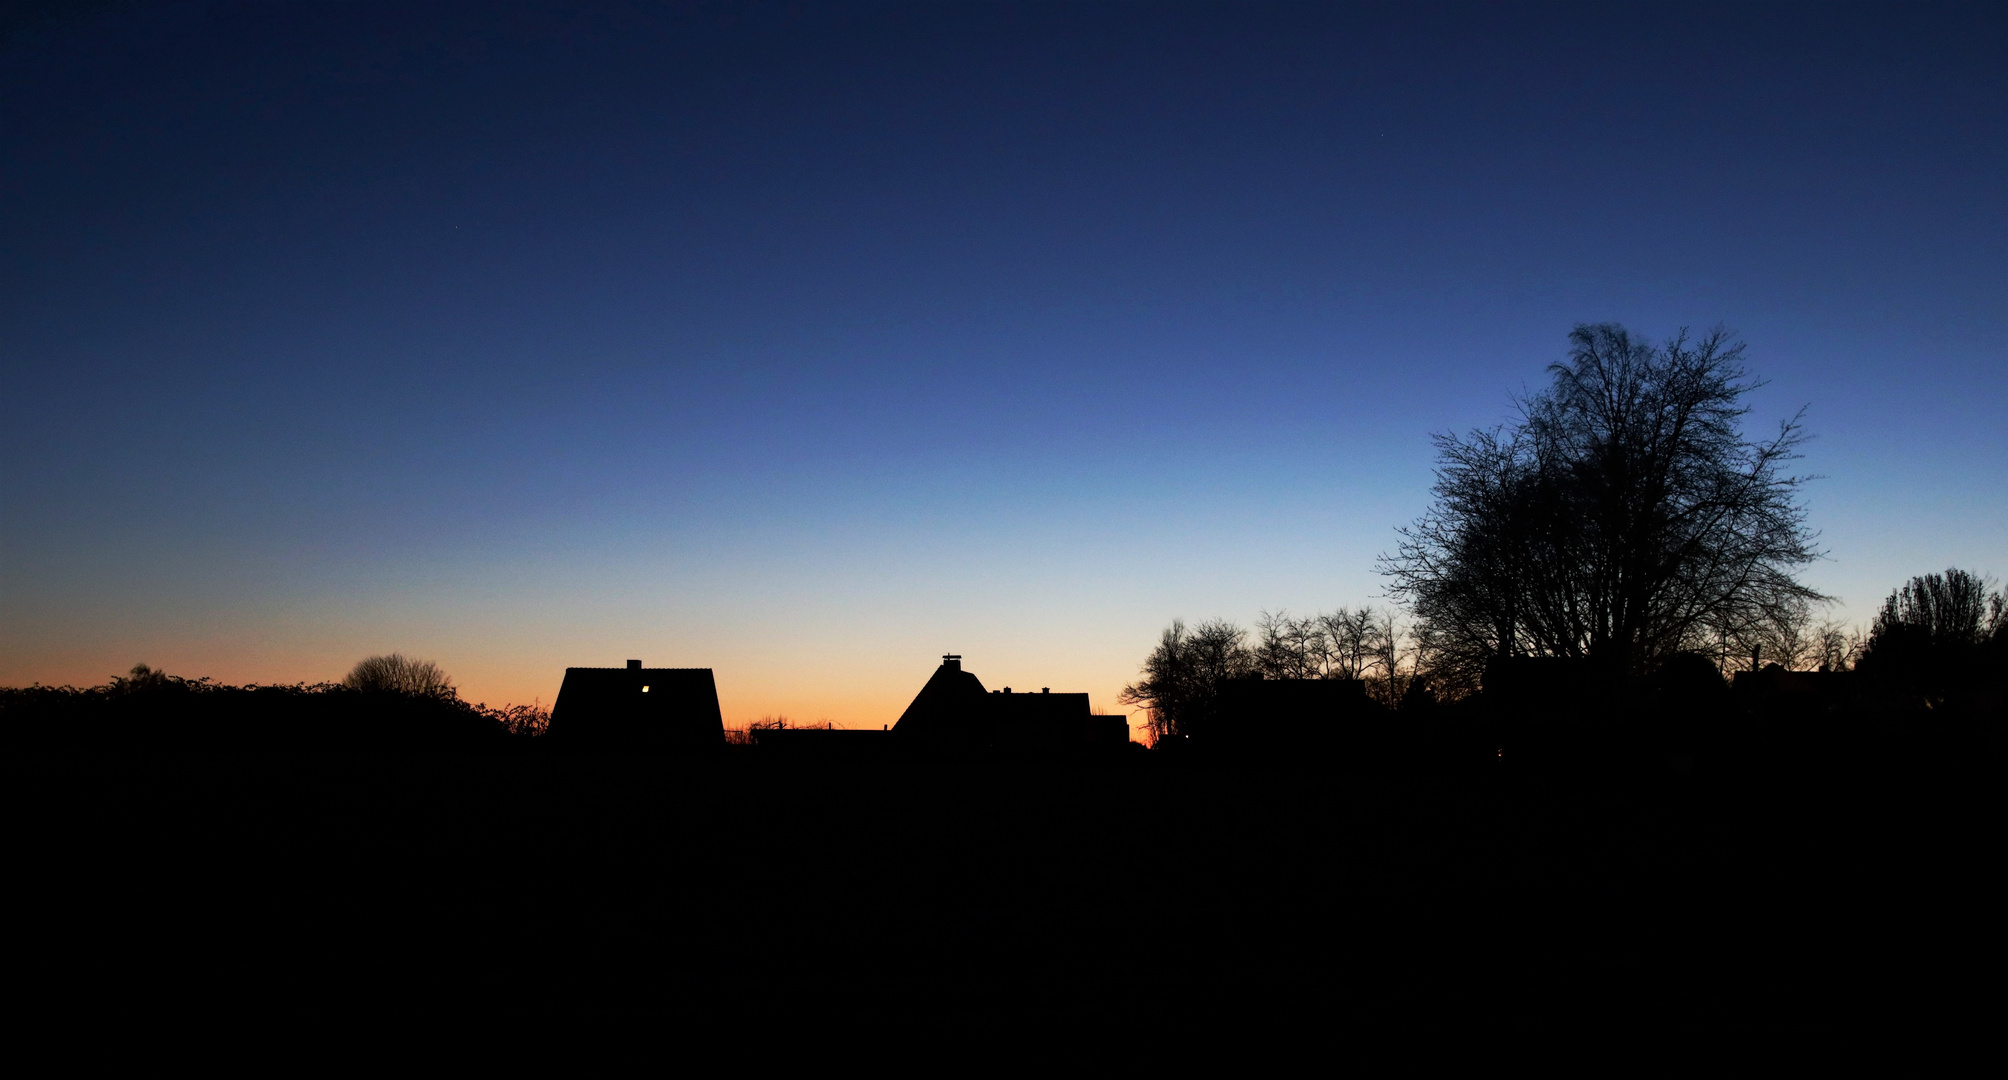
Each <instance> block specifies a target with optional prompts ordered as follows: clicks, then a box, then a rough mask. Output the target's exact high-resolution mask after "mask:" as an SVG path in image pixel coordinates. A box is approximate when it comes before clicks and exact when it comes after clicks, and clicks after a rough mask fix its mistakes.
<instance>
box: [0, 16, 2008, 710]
mask: <svg viewBox="0 0 2008 1080" xmlns="http://www.w3.org/2000/svg"><path fill="white" fill-rule="evenodd" d="M2005 29H2008V7H2003V6H2001V5H1999V4H1972V5H1960V6H1922V7H1920V6H1903V7H1853V6H1838V5H1820V6H1812V7H1795V6H1789V5H1783V4H1763V5H1736V6H1729V7H1708V6H1705V5H1698V4H1679V5H1668V6H1654V5H1648V4H1613V5H1593V4H1569V5H1545V6H1532V7H1509V6H1499V5H1483V6H1426V5H1420V4H1403V5H1399V6H1391V7H1390V6H1363V7H1344V6H1335V5H1315V6H1248V5H1233V6H1185V5H1160V4H1141V3H1130V4H1117V5H1110V6H1092V5H1080V4H1068V5H1050V6H1049V5H997V6H989V5H975V4H946V3H942V4H928V5H918V6H915V5H875V4H847V5H842V6H822V5H801V4H788V5H753V6H744V5H707V6H695V7H690V6H684V7H673V6H655V5H639V6H621V5H576V4H565V5H533V6H521V7H518V6H508V5H502V4H479V5H470V6H454V5H447V4H420V5H412V4H398V5H369V4H321V5H308V4H248V5H247V4H223V3H214V4H212V3H187V4H167V5H158V6H155V5H144V4H132V5H111V6H107V7H103V8H101V9H97V11H96V13H95V14H90V15H88V16H85V17H76V18H69V19H66V20H43V21H42V22H40V23H38V24H36V25H33V26H30V27H27V28H25V29H16V30H15V31H14V32H12V33H11V34H10V36H9V38H8V39H7V41H6V43H5V44H4V45H0V467H4V474H0V684H8V685H19V684H25V683H28V682H31V681H38V680H39V681H41V682H45V683H64V682H70V683H77V684H89V683H96V682H102V681H103V680H104V679H105V678H106V677H107V676H109V675H112V674H114V673H117V672H121V671H123V670H124V669H126V668H127V667H129V666H131V665H132V664H133V663H135V662H138V661H145V662H148V663H151V664H154V665H156V666H160V667H164V668H166V669H167V670H168V671H170V672H173V673H176V674H182V675H190V676H195V675H211V676H215V677H217V678H219V679H222V680H224V681H228V682H243V681H260V682H291V681H295V680H321V679H334V678H339V677H340V676H341V675H342V674H343V673H344V672H345V671H346V670H347V669H348V667H349V666H350V665H351V664H353V663H354V662H355V661H356V660H357V659H359V658H361V657H362V656H364V655H367V654H369V653H372V652H382V651H389V650H393V649H395V650H401V651H404V652H406V653H408V654H415V655H418V656H422V657H426V658H431V659H434V660H437V661H438V662H439V663H440V664H441V665H442V666H443V667H444V668H446V669H447V671H449V672H450V673H451V674H452V675H453V676H455V678H456V679H457V681H458V682H459V684H460V685H461V687H462V688H463V690H464V692H465V693H466V694H467V696H468V697H470V698H474V699H480V700H486V701H489V702H490V703H498V704H499V703H501V702H503V701H524V702H527V701H530V700H532V699H541V700H542V701H543V702H545V703H546V704H548V703H549V702H550V701H551V699H552V697H553V696H554V695H555V693H556V691H557V686H558V682H559V679H560V677H561V675H562V672H563V669H564V667H565V666H567V665H574V664H577V665H593V664H618V663H620V662H621V661H623V660H624V659H626V658H628V657H640V658H642V659H644V660H645V661H646V662H648V663H649V664H650V665H651V666H653V665H662V666H708V667H712V668H715V669H716V671H717V677H718V684H719V688H720V692H721V697H722V702H723V705H724V708H725V715H726V718H727V722H728V723H732V724H735V725H737V724H743V723H744V722H745V721H747V720H750V719H755V718H757V717H759V716H761V715H764V714H775V713H781V714H786V715H788V716H790V717H792V718H795V719H798V720H816V719H830V720H835V721H838V722H842V723H848V724H853V725H859V726H863V725H871V726H876V725H877V724H880V723H884V722H888V721H890V720H893V719H895V718H896V717H897V715H898V713H899V710H900V709H901V708H903V707H904V705H905V704H906V702H907V701H908V700H909V699H910V698H911V696H912V695H913V693H914V692H915V691H916V690H918V688H919V687H920V685H921V683H922V682H923V681H925V679H926V678H927V676H928V674H929V673H930V672H931V671H932V669H933V666H934V664H935V663H936V662H937V657H938V655H939V654H940V653H942V652H945V651H949V650H954V651H957V652H960V653H962V654H964V655H965V656H966V657H967V660H966V664H967V666H968V667H969V668H970V669H971V670H973V671H975V672H977V673H978V674H979V675H980V676H981V677H982V678H983V679H984V680H985V681H986V683H988V684H989V685H990V686H992V687H993V688H995V687H999V686H1005V685H1009V686H1013V687H1014V688H1026V689H1036V688H1037V687H1040V686H1050V687H1052V688H1053V689H1054V690H1056V691H1057V690H1067V691H1080V690H1086V691H1088V692H1090V693H1091V694H1092V695H1093V697H1094V701H1095V704H1096V705H1097V706H1099V707H1101V708H1104V709H1112V708H1113V707H1114V701H1113V699H1114V696H1115V692H1116V691H1117V689H1118V688H1120V687H1121V686H1122V685H1123V683H1125V682H1126V681H1128V680H1130V679H1132V678H1134V677H1135V674H1136V668H1137V665H1138V663H1139V662H1140V660H1141V659H1142V657H1143V656H1144V654H1145V653H1146V652H1147V651H1148V650H1149V648H1150V647H1151V645H1152V643H1153V642H1154V640H1155V638H1156V636H1157V634H1158V633H1159V632H1160V630H1161V629H1162V628H1163V627H1164V626H1165V624H1166V623H1168V622H1169V621H1170V620H1171V619H1172V618H1173V617H1176V616H1183V617H1185V618H1188V619H1197V618H1204V617H1208V616H1226V617H1229V618H1234V619H1237V620H1240V621H1243V622H1246V621H1248V620H1251V619H1252V618H1253V617H1254V616H1255V614H1256V612H1257V611H1258V610H1259V609H1262V608H1269V609H1271V610H1274V609H1277V608H1286V609H1289V610H1292V611H1296V612H1309V611H1312V610H1315V609H1329V608H1331V607H1334V606H1337V605H1348V606H1352V605H1358V604H1361V603H1366V602H1374V601H1376V599H1377V598H1378V597H1379V596H1380V593H1381V591H1382V587H1383V586H1382V582H1381V579H1379V578H1378V577H1377V576H1376V575H1375V573H1374V558H1375V556H1376V554H1378V553H1380V552H1382V551H1386V550H1388V549H1389V548H1390V547H1391V545H1392V543H1393V540H1394V532H1393V530H1394V529H1395V527H1396V526H1398V525H1401V524H1403V523H1405V522H1407V521H1409V520H1411V519H1413V518H1414V517H1415V516H1416V515H1418V514H1419V513H1421V512H1422V510H1423V509H1424V508H1425V506H1426V505H1427V503H1428V487H1429V484H1430V482H1431V476H1430V467H1431V461H1432V454H1431V447H1430V443H1429V435H1430V433H1431V432H1434V431H1446V430H1459V431H1461V430H1466V429H1469V428H1471V427H1474V426H1480V425H1490V424H1494V423H1498V422H1500V421H1503V420H1506V419H1508V418H1509V417H1510V415H1511V409H1512V405H1511V396H1512V394H1513V393H1515V392H1516V391H1521V390H1525V389H1533V388H1538V387H1539V386H1541V385H1542V384H1543V383H1544V381H1545V374H1544V370H1545V367H1546V365H1548V364H1549V363H1552V362H1554V361H1556V360H1558V359H1560V358H1561V357H1562V355H1563V351H1564V348H1565V345H1566V342H1565V337H1566V335H1567V333H1568V330H1569V328H1570V327H1571V326H1572V325H1573V324H1575V323H1577V322H1587V321H1604V320H1614V321H1619V322H1622V323H1625V324H1626V325H1628V326H1630V327H1632V328H1633V329H1635V330H1638V331H1640V332H1643V333H1646V334H1648V335H1650V336H1652V337H1655V338H1657V337H1663V336H1665V335H1667V334H1669V333H1671V332H1673V331H1675V330H1677V329H1678V328H1680V327H1682V326H1694V327H1697V328H1705V327H1708V326H1711V325H1714V324H1717V323H1725V324H1727V325H1729V326H1730V327H1732V328H1734V329H1736V330H1737V331H1739V332H1740V333H1741V335H1742V336H1743V339H1744V340H1745V341H1747V342H1748V345H1749V357H1750V360H1751V366H1752V368H1753V370H1754V372H1755V373H1756V374H1758V375H1759V376H1761V377H1763V378H1765V379H1768V380H1769V383H1768V385H1766V386H1765V387H1764V388H1763V389H1762V390H1760V391H1758V392H1757V393H1756V394H1754V395H1753V397H1752V404H1753V405H1754V406H1755V409H1756V412H1755V413H1754V414H1753V415H1752V416H1751V418H1750V423H1751V430H1752V432H1753V433H1756V432H1760V431H1764V430H1768V429H1770V428H1771V427H1772V426H1773V425H1775V423H1776V421H1777V420H1778V419H1780V418H1782V417H1784V416H1786V415H1789V414H1790V413H1791V412H1793V411H1794V410H1796V409H1797V408H1799V407H1800V406H1801V405H1805V406H1808V407H1809V409H1808V413H1807V423H1808V427H1809V428H1810V429H1811V430H1812V431H1813V432H1814V433H1815V435H1816V436H1817V440H1816V441H1815V442H1813V443H1812V444H1811V445H1810V446H1809V447H1808V452H1807V455H1806V458H1805V460H1804V461H1803V462H1801V465H1803V467H1804V470H1805V471H1807V472H1812V473H1818V474H1822V475H1823V476H1825V477H1826V479H1823V480H1821V481H1820V482H1818V483H1816V484H1814V485H1812V486H1811V487H1810V488H1809V489H1808V491H1807V496H1806V504H1807V506H1808V508H1809V510H1810V520H1811V524H1812V525H1813V526H1814V527H1815V528H1817V529H1819V530H1821V532H1822V533H1823V545H1824V547H1826V548H1827V549H1828V550H1829V552H1830V553H1831V554H1830V558H1829V559H1828V560H1827V561H1825V562H1822V563H1820V564H1818V565H1816V566H1814V567H1813V568H1811V569H1810V571H1809V572H1808V573H1807V575H1806V576H1807V579H1808V580H1809V581H1810V582H1811V583H1812V584H1814V585H1815V586H1817V587H1820V588H1822V589H1824V590H1826V591H1828V592H1831V593H1834V594H1836V595H1838V596H1839V597H1840V600H1841V603H1840V604H1839V605H1838V606H1837V607H1836V609H1835V611H1834V614H1836V615H1837V616H1839V617H1842V618H1846V619H1850V620H1856V621H1859V620H1862V619H1865V618H1866V617H1867V615H1868V613H1869V612H1870V611H1871V609H1872V608H1873V606H1874V605H1875V604H1876V603H1877V602H1878V601H1879V600H1880V598H1881V597H1882V596H1883V595H1885V594H1886V593H1887V592H1888V591H1889V590H1890V589H1891V588H1893V587H1895V585H1897V584H1898V583H1900V582H1901V581H1902V580H1903V579H1904V578H1906V577H1908V576H1910V575H1912V574H1917V573H1922V572H1925V571H1930V570H1936V569H1943V568H1944V567H1946V566H1948V565H1957V566H1961V567H1964V568H1967V569H1970V570H1974V571H1978V572H1985V573H1991V574H1994V575H1997V576H1999V575H2002V574H2004V573H2008V539H2004V538H2008V495H2004V493H2008V421H2004V413H2005V412H2008V220H2004V219H2008V214H2005V213H2004V209H2008V167H2005V166H2008V76H2004V72H2008V64H2004V63H2003V62H2002V60H2001V57H2003V56H2004V55H2008V32H2004V30H2005Z"/></svg>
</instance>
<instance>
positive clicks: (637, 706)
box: [545, 660, 725, 754]
mask: <svg viewBox="0 0 2008 1080" xmlns="http://www.w3.org/2000/svg"><path fill="white" fill-rule="evenodd" d="M545 738H548V739H550V740H552V743H553V745H557V746H565V747H569V748H571V749H575V750H590V751H595V752H624V753H657V754H660V753H687V752H691V751H698V750H708V749H712V748H715V747H718V746H722V745H724V742H725V721H724V717H723V716H722V715H720V713H719V711H718V685H717V683H716V682H714V681H713V680H712V677H711V669H710V668H645V667H642V666H641V661H639V660H630V661H628V662H627V666H626V667H624V668H591V667H573V668H566V669H565V681H564V683H563V684H562V685H561V686H560V687H559V688H558V700H557V703H556V704H554V705H552V706H551V726H550V728H549V730H548V731H547V733H546V735H545Z"/></svg>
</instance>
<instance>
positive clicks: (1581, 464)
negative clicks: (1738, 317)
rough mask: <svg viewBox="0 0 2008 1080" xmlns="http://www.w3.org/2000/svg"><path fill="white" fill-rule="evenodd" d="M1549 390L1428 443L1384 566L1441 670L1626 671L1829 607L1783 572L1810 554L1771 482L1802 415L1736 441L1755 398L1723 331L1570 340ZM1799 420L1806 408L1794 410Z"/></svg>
mask: <svg viewBox="0 0 2008 1080" xmlns="http://www.w3.org/2000/svg"><path fill="white" fill-rule="evenodd" d="M1569 342H1570V350H1569V358H1568V361H1567V362H1566V363H1560V364H1556V365H1554V366H1552V367H1551V368H1550V369H1549V371H1550V374H1551V375H1552V376H1553V381H1552V382H1551V384H1550V385H1549V387H1548V388H1547V389H1546V390H1545V391H1543V392H1541V393H1539V394H1537V395H1535V396H1533V397H1531V398H1528V399H1525V400H1523V401H1522V402H1521V403H1520V408H1521V417H1520V420H1519V422H1518V423H1516V424H1513V425H1511V426H1510V427H1502V428H1496V429H1493V430H1490V431H1475V432H1472V433H1471V434H1470V435H1469V436H1466V437H1464V438H1459V437H1458V436H1456V435H1439V436H1437V437H1436V446H1437V451H1438V466H1437V470H1436V477H1437V482H1436V486H1435V487H1434V489H1433V491H1434V494H1435V495H1436V503H1435V505H1434V506H1432V507H1431V508H1430V510H1429V511H1428V513H1426V514H1424V515H1423V516H1422V518H1421V519H1420V520H1418V521H1416V522H1415V523H1414V524H1413V525H1410V526H1408V527H1407V528H1404V529H1402V530H1401V531H1400V535H1401V540H1400V543H1399V544H1398V545H1397V547H1396V550H1395V552H1394V553H1393V554H1392V555H1384V556H1382V559H1381V565H1380V569H1381V572H1382V573H1383V574H1385V575H1386V576H1387V577H1389V578H1390V579H1391V588H1390V592H1391V594H1392V595H1393V596H1394V597H1395V598H1396V599H1399V600H1401V601H1403V602H1405V603H1407V604H1409V605H1410V606H1411V608H1412V610H1413V611H1414V613H1415V617H1416V619H1417V620H1418V622H1419V624H1420V626H1419V633H1421V634H1422V635H1423V636H1425V637H1426V639H1427V640H1428V641H1429V642H1430V643H1431V648H1432V653H1433V655H1434V657H1435V661H1436V663H1437V664H1438V665H1439V666H1440V667H1441V668H1443V669H1444V670H1445V671H1446V673H1449V674H1453V675H1455V674H1462V675H1463V676H1465V677H1466V678H1469V677H1470V676H1472V675H1474V674H1475V673H1476V672H1477V671H1478V670H1482V668H1483V666H1484V665H1485V664H1486V663H1487V662H1488V661H1489V660H1491V659H1492V658H1494V657H1508V656H1519V655H1530V656H1566V657H1589V658H1595V659H1598V660H1602V661H1605V662H1607V663H1609V664H1611V665H1612V666H1613V667H1617V668H1622V669H1624V670H1628V671H1634V672H1636V671H1642V670H1646V669H1649V668H1651V667H1652V666H1653V665H1655V664H1656V663H1658V662H1659V661H1660V660H1661V659H1663V658H1665V657H1666V656H1668V655H1671V654H1673V653H1675V652H1679V651H1683V650H1701V651H1709V652H1714V653H1717V654H1718V655H1719V654H1720V653H1721V652H1722V651H1725V650H1726V648H1727V647H1728V644H1727V643H1731V642H1735V643H1739V645H1738V646H1737V647H1738V648H1739V649H1740V643H1741V642H1743V641H1745V640H1746V639H1748V638H1750V637H1751V636H1752V635H1755V634H1758V633H1761V632H1766V629H1767V628H1770V627H1775V626H1776V625H1778V623H1779V621H1780V620H1781V619H1789V618H1793V617H1795V616H1796V613H1798V612H1800V611H1803V610H1804V608H1805V606H1806V605H1808V604H1809V603H1814V602H1819V601H1823V600H1825V599H1826V598H1825V597H1822V596H1820V595H1819V594H1818V593H1816V592H1814V591H1813V590H1812V589H1810V588H1807V587H1806V586H1805V585H1803V584H1801V583H1800V582H1799V581H1798V580H1797V578H1796V577H1795V576H1794V575H1795V572H1796V570H1797V569H1798V568H1799V567H1800V566H1803V565H1804V564H1806V563H1808V562H1811V561H1812V560H1814V559H1815V558H1817V557H1818V555H1819V552H1818V551H1817V550H1816V548H1815V547H1814V541H1815V539H1816V536H1815V534H1814V533H1812V532H1811V531H1809V530H1808V529H1807V527H1806V524H1805V511H1804V509H1803V508H1802V507H1801V506H1800V505H1799V504H1798V502H1797V500H1796V493H1797V489H1798V487H1799V486H1800V485H1801V484H1803V483H1804V482H1805V481H1806V480H1807V479H1810V478H1808V477H1803V476H1796V475H1792V474H1789V473H1788V472H1786V471H1785V468H1784V466H1785V464H1786V463H1787V462H1789V461H1791V460H1793V459H1795V458H1796V457H1797V456H1798V454H1797V452H1796V451H1797V447H1798V446H1799V444H1800V443H1801V441H1802V440H1803V438H1804V433H1803V430H1802V428H1801V418H1800V416H1794V417H1793V418H1792V419H1790V420H1787V421H1785V422H1783V423H1781V424H1780V425H1779V428H1778V431H1777V433H1776V434H1775V435H1773V436H1772V437H1770V438H1768V439H1759V440H1750V439H1746V438H1744V436H1743V433H1742V420H1743V417H1744V416H1745V415H1747V414H1748V412H1749V411H1750V410H1749V408H1748V407H1747V406H1745V405H1743V404H1742V400H1743V397H1744V395H1746V394H1747V393H1749V391H1750V390H1752V389H1754V388H1755V386H1756V385H1758V384H1754V383H1752V382H1749V381H1748V379H1747V376H1746V373H1745V370H1744V366H1743V348H1744V347H1743V345H1742V344H1741V343H1740V342H1737V341H1735V340H1734V339H1733V337H1732V336H1731V335H1730V334H1729V333H1728V332H1727V331H1725V330H1722V329H1719V328H1718V329H1716V330H1714V331H1712V332H1710V333H1708V334H1706V335H1704V336H1702V337H1700V338H1699V339H1692V340H1691V339H1690V338H1689V337H1688V336H1687V334H1686V333H1685V332H1684V331H1683V332H1682V333H1681V334H1680V335H1679V336H1677V337H1675V338H1674V339H1673V340H1671V341H1668V342H1667V343H1665V344H1664V345H1661V346H1654V345H1653V344H1651V343H1650V342H1648V341H1646V340H1644V339H1642V338H1640V337H1637V336H1635V335H1633V334H1632V333H1630V332H1629V331H1627V330H1626V329H1625V328H1623V327H1622V326H1618V325H1615V324H1610V323H1605V324H1599V325H1594V326H1589V325H1584V326H1578V327H1576V328H1575V330H1574V331H1573V332H1572V333H1571V334H1570V335H1569ZM1801 415H1803V411H1802V413H1801Z"/></svg>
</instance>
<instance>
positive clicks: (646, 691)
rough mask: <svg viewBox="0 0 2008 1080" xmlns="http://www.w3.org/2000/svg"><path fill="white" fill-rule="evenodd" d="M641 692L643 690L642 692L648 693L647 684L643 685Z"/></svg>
mask: <svg viewBox="0 0 2008 1080" xmlns="http://www.w3.org/2000/svg"><path fill="white" fill-rule="evenodd" d="M641 692H642V693H644V694H646V693H648V687H646V686H644V687H642V688H641Z"/></svg>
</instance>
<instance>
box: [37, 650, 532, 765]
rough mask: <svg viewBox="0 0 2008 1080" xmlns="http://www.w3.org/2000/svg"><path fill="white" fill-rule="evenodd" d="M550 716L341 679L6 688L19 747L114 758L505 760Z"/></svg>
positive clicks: (141, 680) (155, 677) (171, 679)
mask: <svg viewBox="0 0 2008 1080" xmlns="http://www.w3.org/2000/svg"><path fill="white" fill-rule="evenodd" d="M547 719H548V714H546V713H544V712H543V711H542V710H540V709H536V708H534V707H530V706H512V707H509V708H504V709H492V708H489V707H487V706H485V705H476V704H470V703H468V702H465V701H461V700H460V699H459V698H458V697H455V696H453V695H451V694H450V693H449V694H434V695H421V694H408V693H397V692H386V691H363V690H353V689H349V688H347V687H344V686H341V685H339V684H335V683H313V684H306V683H302V684H295V685H292V686H258V685H252V686H227V685H222V684H218V683H215V682H212V681H210V680H208V679H182V678H177V677H175V676H171V675H162V674H160V673H158V672H150V671H146V670H144V669H143V668H136V669H134V676H133V677H131V678H125V679H114V680H113V681H112V682H111V684H110V685H106V686H93V687H85V688H78V687H73V686H39V685H38V686H30V687H25V688H0V731H4V732H5V738H6V740H7V742H8V743H9V744H11V745H12V746H13V747H14V748H15V749H17V750H46V751H74V752H85V753H108V754H161V753H199V754H215V753H248V754H293V753H353V754H380V753H390V754H467V753H476V754H484V753H492V754H506V753H511V752H515V751H516V750H518V749H520V748H523V747H525V746H526V745H528V744H529V743H530V742H531V740H532V739H533V738H534V737H535V736H536V735H537V734H539V733H541V731H542V730H543V724H544V722H545V720H547Z"/></svg>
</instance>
